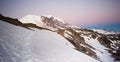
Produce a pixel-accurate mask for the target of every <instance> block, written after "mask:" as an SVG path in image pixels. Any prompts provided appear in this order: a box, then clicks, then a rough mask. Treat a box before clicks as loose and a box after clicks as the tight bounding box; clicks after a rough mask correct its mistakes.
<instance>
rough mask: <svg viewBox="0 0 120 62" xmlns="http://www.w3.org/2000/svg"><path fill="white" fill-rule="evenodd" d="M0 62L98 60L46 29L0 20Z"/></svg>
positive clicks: (83, 61) (78, 61) (94, 61)
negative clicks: (77, 49)
mask: <svg viewBox="0 0 120 62" xmlns="http://www.w3.org/2000/svg"><path fill="white" fill-rule="evenodd" d="M0 62H99V61H97V60H95V59H93V58H91V57H89V56H87V55H86V54H83V53H81V52H79V51H76V50H75V49H74V47H73V46H72V44H71V43H69V41H67V40H66V39H65V38H63V37H62V36H60V35H58V34H57V33H55V32H51V31H48V30H37V29H35V31H32V30H27V29H25V28H22V27H17V26H14V25H11V24H8V23H6V22H2V21H1V22H0Z"/></svg>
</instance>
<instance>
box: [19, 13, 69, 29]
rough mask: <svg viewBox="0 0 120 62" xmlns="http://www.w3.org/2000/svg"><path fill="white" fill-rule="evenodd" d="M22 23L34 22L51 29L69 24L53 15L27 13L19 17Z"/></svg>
mask: <svg viewBox="0 0 120 62" xmlns="http://www.w3.org/2000/svg"><path fill="white" fill-rule="evenodd" d="M19 21H20V22H22V23H32V24H36V25H37V26H39V27H44V28H48V29H51V30H57V29H63V28H65V27H66V26H67V24H66V23H65V22H64V21H63V20H61V19H59V18H56V17H53V16H51V15H48V16H36V15H27V16H25V17H22V18H20V19H19Z"/></svg>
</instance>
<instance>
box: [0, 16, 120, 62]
mask: <svg viewBox="0 0 120 62" xmlns="http://www.w3.org/2000/svg"><path fill="white" fill-rule="evenodd" d="M0 20H1V21H4V22H8V23H10V24H12V25H15V26H20V27H23V28H26V29H29V30H33V31H38V30H36V29H40V30H48V31H51V32H54V33H57V34H59V35H61V36H62V37H64V39H66V40H67V41H68V42H70V43H71V44H72V45H73V46H74V49H75V50H77V51H79V52H82V53H84V54H86V55H88V56H90V57H92V58H94V59H95V60H97V61H98V62H114V61H120V32H114V31H107V30H96V29H86V28H82V27H77V26H73V25H70V24H68V23H65V22H64V21H63V20H61V19H59V18H56V17H54V16H36V15H27V16H25V17H22V18H20V19H13V18H10V17H5V16H3V15H0ZM38 33H39V32H38ZM41 36H42V35H41ZM48 36H49V34H48ZM46 46H47V45H46ZM57 46H58V45H56V47H57ZM48 48H49V47H48ZM63 50H64V49H63ZM76 58H77V57H76ZM86 60H87V59H86ZM3 61H4V60H3ZM58 61H59V60H58ZM63 61H64V60H63ZM97 61H96V62H97ZM78 62H79V61H78ZM86 62H87V61H86ZM93 62H94V61H93Z"/></svg>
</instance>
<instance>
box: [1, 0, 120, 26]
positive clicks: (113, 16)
mask: <svg viewBox="0 0 120 62" xmlns="http://www.w3.org/2000/svg"><path fill="white" fill-rule="evenodd" d="M0 13H2V14H3V15H5V16H9V17H13V18H21V17H23V16H26V15H28V14H33V15H53V16H55V17H58V18H60V19H63V20H65V22H67V23H70V24H75V25H97V24H109V23H118V22H120V0H0Z"/></svg>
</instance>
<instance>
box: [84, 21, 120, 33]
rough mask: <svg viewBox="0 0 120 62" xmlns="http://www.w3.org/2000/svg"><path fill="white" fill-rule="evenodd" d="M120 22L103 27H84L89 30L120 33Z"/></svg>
mask: <svg viewBox="0 0 120 62" xmlns="http://www.w3.org/2000/svg"><path fill="white" fill-rule="evenodd" d="M119 26H120V22H118V23H112V24H103V25H88V26H82V27H85V28H88V29H103V30H108V31H119V32H120V27H119Z"/></svg>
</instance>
